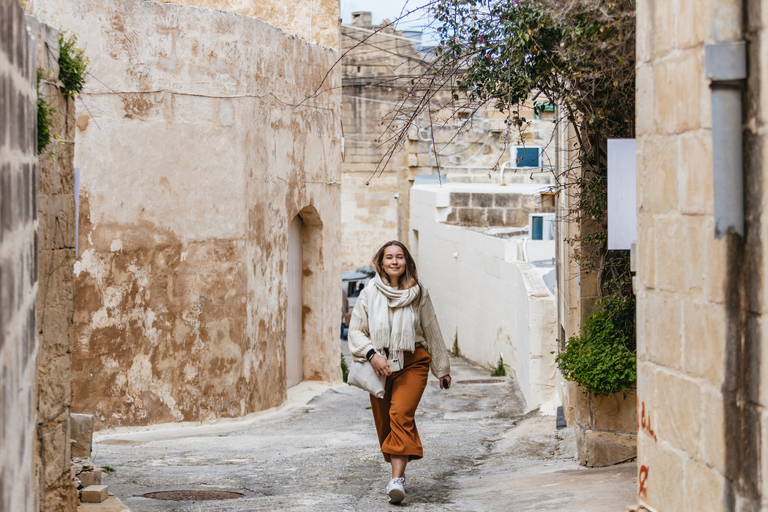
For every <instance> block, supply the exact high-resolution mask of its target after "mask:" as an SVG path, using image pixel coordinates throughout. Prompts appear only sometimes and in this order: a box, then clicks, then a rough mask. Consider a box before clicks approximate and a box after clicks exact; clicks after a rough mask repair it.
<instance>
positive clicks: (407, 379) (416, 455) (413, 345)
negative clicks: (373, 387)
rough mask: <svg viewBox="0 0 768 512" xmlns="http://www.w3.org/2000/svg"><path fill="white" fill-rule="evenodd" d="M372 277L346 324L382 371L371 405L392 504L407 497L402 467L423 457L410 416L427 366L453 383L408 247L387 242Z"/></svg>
mask: <svg viewBox="0 0 768 512" xmlns="http://www.w3.org/2000/svg"><path fill="white" fill-rule="evenodd" d="M373 265H374V268H375V270H376V277H374V278H373V279H372V280H371V281H370V282H369V283H368V285H367V286H366V287H365V289H364V290H363V291H362V292H360V296H359V297H358V298H357V302H356V303H355V308H354V310H353V311H352V320H351V321H350V325H349V350H350V352H351V353H352V356H353V357H354V358H355V360H357V361H361V362H362V361H365V360H366V359H367V360H369V361H370V362H371V365H373V368H374V369H375V370H376V373H377V374H378V375H386V376H387V380H386V384H385V386H384V391H385V394H384V398H382V399H378V398H376V397H374V396H373V395H371V409H372V410H373V418H374V422H375V423H376V431H377V433H378V435H379V444H380V446H381V452H382V453H383V454H384V460H386V461H387V462H389V463H391V464H392V479H391V480H390V482H389V484H387V488H386V492H387V494H388V495H389V500H390V502H391V503H400V502H401V501H403V499H404V498H405V467H406V465H407V464H408V462H409V461H411V460H416V459H420V458H422V457H423V455H424V454H423V450H422V447H421V440H420V439H419V432H418V430H417V429H416V423H415V422H414V415H415V413H416V407H417V406H418V405H419V401H420V400H421V395H422V394H423V393H424V388H425V387H426V386H427V377H428V373H429V370H430V369H431V370H432V373H433V374H434V376H435V377H437V378H438V379H439V381H440V389H444V388H448V387H450V385H451V376H450V375H449V373H450V363H449V361H448V351H447V350H446V348H445V343H444V342H443V336H442V334H441V333H440V327H439V326H438V325H437V317H436V315H435V311H434V309H433V308H432V301H431V300H430V298H429V294H428V293H427V290H426V289H424V288H423V287H422V286H421V285H420V283H419V279H418V274H417V272H416V263H415V262H414V261H413V258H412V257H411V255H410V253H409V252H408V249H407V248H406V247H405V246H404V245H403V244H401V243H400V242H398V241H394V240H393V241H391V242H387V243H386V244H384V246H383V247H382V248H381V249H379V251H378V252H377V253H376V256H375V257H374V259H373Z"/></svg>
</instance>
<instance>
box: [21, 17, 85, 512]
mask: <svg viewBox="0 0 768 512" xmlns="http://www.w3.org/2000/svg"><path fill="white" fill-rule="evenodd" d="M26 22H27V24H28V26H29V29H30V33H31V34H32V36H33V37H36V38H37V41H38V42H37V47H38V52H37V67H38V68H40V69H43V70H46V71H45V72H44V76H45V77H46V78H45V79H44V80H43V81H42V82H41V83H40V85H39V88H40V92H41V94H42V96H43V97H44V98H45V101H46V103H47V104H48V106H49V108H52V109H53V110H54V112H53V113H52V114H51V117H50V119H51V121H52V123H53V125H52V126H51V135H52V136H53V139H52V141H51V144H49V145H48V147H47V148H46V150H45V151H44V152H43V153H42V154H41V155H39V160H38V166H37V191H36V193H37V218H38V229H37V249H38V256H37V262H38V276H37V279H38V293H37V336H38V342H39V349H38V352H37V384H36V385H37V435H36V436H35V454H36V461H35V462H36V468H35V469H36V474H37V477H36V480H37V486H38V500H39V503H40V505H39V510H41V511H48V510H56V511H61V512H67V511H74V510H76V509H77V489H76V488H75V486H74V485H73V483H72V477H71V475H70V446H71V445H70V438H71V437H73V435H72V433H71V431H72V429H71V426H70V417H69V411H70V405H71V397H72V391H71V388H70V381H71V351H72V344H73V342H74V324H73V314H74V305H73V295H74V280H73V274H72V266H73V264H74V261H75V220H76V219H75V194H74V191H75V170H74V167H73V157H74V143H73V141H74V137H75V99H74V98H73V97H71V96H66V95H64V94H62V93H61V91H60V90H59V88H58V76H59V64H58V59H59V31H58V30H56V29H54V28H52V27H50V26H48V25H46V24H44V23H41V22H40V21H38V20H37V19H36V18H33V17H31V16H27V17H26Z"/></svg>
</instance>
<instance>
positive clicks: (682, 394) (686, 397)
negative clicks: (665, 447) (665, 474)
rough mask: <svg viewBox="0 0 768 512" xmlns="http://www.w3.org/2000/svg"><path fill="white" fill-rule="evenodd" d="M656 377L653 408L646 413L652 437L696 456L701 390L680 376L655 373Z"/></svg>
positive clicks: (665, 372)
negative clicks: (652, 428)
mask: <svg viewBox="0 0 768 512" xmlns="http://www.w3.org/2000/svg"><path fill="white" fill-rule="evenodd" d="M656 376H657V377H656V378H657V381H656V396H655V397H654V399H653V404H654V405H655V407H652V408H650V407H649V411H648V412H649V414H650V415H651V416H652V417H653V418H654V419H655V426H654V429H655V432H656V436H657V437H658V439H659V441H666V442H668V443H669V444H670V445H671V446H673V447H674V448H676V449H677V450H682V451H684V452H686V453H687V454H688V455H689V456H690V457H696V456H697V454H698V448H699V436H700V433H701V420H702V418H701V410H702V407H701V389H700V388H699V386H698V384H697V383H695V382H693V381H691V380H688V379H687V378H684V377H683V376H682V375H680V374H675V373H672V372H668V371H659V372H657V374H656ZM647 405H648V404H646V406H647Z"/></svg>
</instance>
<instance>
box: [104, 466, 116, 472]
mask: <svg viewBox="0 0 768 512" xmlns="http://www.w3.org/2000/svg"><path fill="white" fill-rule="evenodd" d="M101 469H103V470H104V471H106V472H107V473H114V472H115V468H113V467H110V466H101Z"/></svg>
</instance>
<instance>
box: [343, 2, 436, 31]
mask: <svg viewBox="0 0 768 512" xmlns="http://www.w3.org/2000/svg"><path fill="white" fill-rule="evenodd" d="M340 1H341V19H342V20H343V22H344V23H351V22H352V13H353V12H357V11H371V15H372V18H373V24H374V25H378V24H379V23H381V20H383V19H384V18H388V19H389V20H390V21H394V20H395V19H397V18H399V17H400V16H401V15H402V14H404V13H405V12H408V11H412V10H414V9H416V8H417V7H421V6H423V5H425V4H428V3H429V1H430V0H340ZM406 1H407V4H406ZM425 15H426V9H424V10H419V11H418V12H416V13H414V14H412V15H411V16H408V17H407V18H406V19H404V20H402V21H400V22H398V23H397V28H398V30H422V28H423V25H424V24H425V23H426V19H425Z"/></svg>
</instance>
